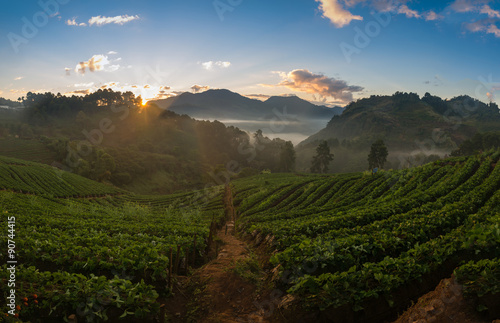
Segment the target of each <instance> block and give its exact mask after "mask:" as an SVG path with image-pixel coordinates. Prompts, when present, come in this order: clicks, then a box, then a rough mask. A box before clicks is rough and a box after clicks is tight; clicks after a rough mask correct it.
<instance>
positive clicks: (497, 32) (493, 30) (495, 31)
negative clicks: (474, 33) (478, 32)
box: [486, 24, 500, 38]
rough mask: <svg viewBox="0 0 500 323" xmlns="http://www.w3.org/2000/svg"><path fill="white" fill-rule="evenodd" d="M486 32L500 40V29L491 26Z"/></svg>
mask: <svg viewBox="0 0 500 323" xmlns="http://www.w3.org/2000/svg"><path fill="white" fill-rule="evenodd" d="M486 32H487V33H488V34H493V35H495V37H497V38H500V29H498V27H497V26H496V25H494V24H491V25H489V26H488V28H487V29H486Z"/></svg>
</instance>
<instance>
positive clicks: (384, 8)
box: [372, 0, 397, 12]
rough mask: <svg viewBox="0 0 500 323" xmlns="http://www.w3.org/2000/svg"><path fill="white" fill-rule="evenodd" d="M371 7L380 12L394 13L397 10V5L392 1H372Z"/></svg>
mask: <svg viewBox="0 0 500 323" xmlns="http://www.w3.org/2000/svg"><path fill="white" fill-rule="evenodd" d="M372 6H373V7H374V8H375V10H377V11H381V12H394V11H396V9H397V3H396V1H394V0H374V1H373V2H372Z"/></svg>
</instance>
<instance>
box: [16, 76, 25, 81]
mask: <svg viewBox="0 0 500 323" xmlns="http://www.w3.org/2000/svg"><path fill="white" fill-rule="evenodd" d="M23 78H24V76H18V77H16V78H15V79H14V81H19V80H22V79H23Z"/></svg>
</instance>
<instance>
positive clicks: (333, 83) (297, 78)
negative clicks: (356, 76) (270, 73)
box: [263, 69, 364, 103]
mask: <svg viewBox="0 0 500 323" xmlns="http://www.w3.org/2000/svg"><path fill="white" fill-rule="evenodd" d="M281 75H282V78H283V80H282V81H281V82H280V83H278V84H276V85H265V84H263V85H264V86H272V87H276V86H284V87H286V88H289V89H291V90H293V91H299V92H305V93H310V94H316V95H320V96H321V97H332V98H334V99H336V101H342V102H345V103H347V102H350V101H352V99H353V93H354V92H361V91H363V89H364V88H363V87H361V86H356V85H348V84H347V82H346V81H344V80H339V79H335V78H332V77H327V76H325V75H322V74H314V73H311V72H310V71H308V70H305V69H297V70H293V71H291V72H289V73H288V74H285V73H283V74H281Z"/></svg>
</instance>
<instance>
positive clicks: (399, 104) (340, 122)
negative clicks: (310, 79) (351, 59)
mask: <svg viewBox="0 0 500 323" xmlns="http://www.w3.org/2000/svg"><path fill="white" fill-rule="evenodd" d="M492 130H500V114H499V110H498V106H497V105H496V104H485V103H483V102H481V101H478V100H475V99H473V98H471V97H469V96H459V97H456V98H453V99H450V100H443V99H441V98H439V97H437V96H432V95H430V94H429V93H426V95H425V96H424V97H422V98H420V97H419V96H418V95H417V94H415V93H401V92H396V93H395V94H394V95H392V96H371V97H369V98H366V99H361V100H358V101H356V102H352V103H350V104H349V105H348V106H347V107H346V108H345V110H344V112H343V113H342V115H340V116H335V117H333V118H332V119H331V120H330V121H329V122H328V124H327V126H326V127H325V128H324V129H322V130H320V131H319V132H318V133H316V134H314V135H312V136H310V137H309V138H307V139H306V140H305V141H303V142H302V143H301V145H305V144H308V143H311V142H316V141H318V140H328V139H332V138H336V139H338V140H343V139H346V140H350V141H353V140H354V141H364V142H371V141H373V140H375V139H378V138H381V139H384V140H385V141H386V144H387V145H388V146H392V147H393V148H398V149H403V150H412V149H418V148H419V147H418V146H419V143H420V142H427V143H429V142H432V143H433V144H434V146H435V147H436V148H443V149H451V148H454V147H456V145H459V144H460V143H461V142H462V141H464V140H465V139H467V138H470V137H472V136H473V135H474V134H475V133H477V132H484V131H492Z"/></svg>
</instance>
